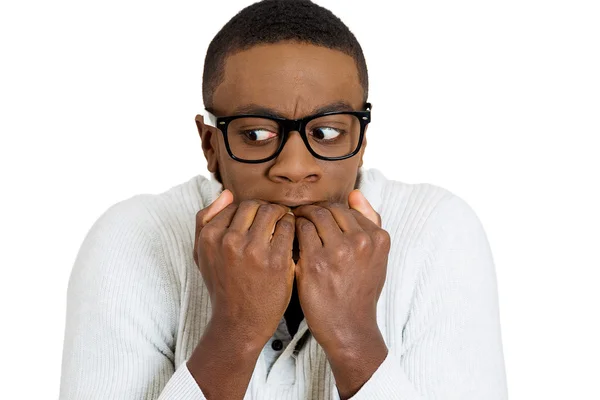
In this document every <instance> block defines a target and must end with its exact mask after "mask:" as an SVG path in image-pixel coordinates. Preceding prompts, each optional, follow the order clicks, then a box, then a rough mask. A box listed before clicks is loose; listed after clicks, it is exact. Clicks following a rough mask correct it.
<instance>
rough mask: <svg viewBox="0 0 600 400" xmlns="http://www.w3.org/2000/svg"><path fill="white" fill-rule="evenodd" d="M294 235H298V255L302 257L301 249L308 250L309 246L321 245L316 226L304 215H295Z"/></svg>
mask: <svg viewBox="0 0 600 400" xmlns="http://www.w3.org/2000/svg"><path fill="white" fill-rule="evenodd" d="M296 236H297V237H298V248H299V250H300V257H302V252H303V251H305V252H308V251H309V250H310V249H311V248H315V247H323V243H321V237H320V236H319V233H318V232H317V228H316V227H315V225H314V224H313V223H312V222H311V221H310V220H308V219H306V218H304V217H298V216H296Z"/></svg>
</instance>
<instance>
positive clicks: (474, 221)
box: [369, 169, 483, 240]
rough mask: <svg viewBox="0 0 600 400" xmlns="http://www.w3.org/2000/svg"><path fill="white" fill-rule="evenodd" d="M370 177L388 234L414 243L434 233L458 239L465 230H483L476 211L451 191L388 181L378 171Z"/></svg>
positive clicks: (430, 185)
mask: <svg viewBox="0 0 600 400" xmlns="http://www.w3.org/2000/svg"><path fill="white" fill-rule="evenodd" d="M369 175H370V176H371V179H374V180H375V181H378V182H379V183H378V185H377V186H378V188H377V191H378V192H379V193H380V194H379V196H380V198H381V200H380V207H379V210H378V212H379V213H380V214H381V218H382V222H383V223H384V227H385V228H386V229H388V230H393V231H397V233H398V234H402V235H403V236H410V237H412V239H413V240H414V239H416V238H418V237H422V236H423V235H428V234H431V231H435V232H437V234H444V233H446V234H449V235H456V234H457V233H458V232H460V231H465V230H471V231H482V230H483V228H482V227H481V222H480V219H479V217H478V215H477V214H476V212H475V210H474V209H473V207H472V206H471V205H470V204H469V203H468V202H467V201H466V200H465V199H464V198H463V197H461V196H460V195H458V194H457V193H455V192H453V191H451V190H450V189H448V188H445V187H443V186H440V185H436V184H432V183H428V182H421V183H408V182H403V181H399V180H393V179H388V178H386V177H385V176H384V175H383V173H381V171H378V170H375V169H371V170H369ZM478 233H481V232H478Z"/></svg>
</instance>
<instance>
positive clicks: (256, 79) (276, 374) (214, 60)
mask: <svg viewBox="0 0 600 400" xmlns="http://www.w3.org/2000/svg"><path fill="white" fill-rule="evenodd" d="M203 78H204V79H203V97H204V102H205V107H206V109H207V112H206V113H205V116H197V118H196V122H197V126H198V130H199V134H200V139H201V142H202V149H203V151H204V156H205V158H206V160H207V165H208V170H209V171H210V173H211V179H210V180H209V179H207V178H204V177H203V176H201V175H198V176H196V177H194V178H193V179H191V180H190V181H188V182H185V183H182V184H180V185H178V186H176V187H173V188H171V189H170V190H169V191H167V192H164V193H161V194H158V195H138V196H135V197H133V198H131V199H128V200H126V201H122V202H120V203H118V204H116V205H114V206H113V207H111V208H110V209H109V210H107V211H106V212H105V213H104V214H103V215H102V216H101V217H100V218H99V220H98V221H97V222H96V223H95V224H94V226H93V227H92V229H91V230H90V232H89V233H88V235H87V236H86V239H85V241H84V243H83V244H82V247H81V249H80V252H79V254H78V257H77V260H76V263H75V266H74V268H73V272H72V275H71V279H70V282H69V293H68V310H67V329H66V334H65V347H64V353H63V365H62V368H63V370H62V372H63V374H62V378H61V393H60V397H61V399H75V398H77V399H79V398H85V399H94V398H98V399H156V398H159V399H165V400H167V399H169V400H170V399H183V400H185V399H242V398H246V399H331V398H339V399H349V398H352V399H357V400H358V399H385V400H388V399H402V400H422V399H433V398H435V399H462V400H475V399H477V400H480V399H486V400H496V399H506V398H507V389H506V377H505V372H504V361H503V355H502V344H501V338H500V325H499V316H498V299H497V288H496V281H495V271H494V265H493V261H492V257H491V252H490V249H489V245H488V242H487V238H486V236H485V233H484V231H483V228H482V226H481V224H480V222H479V220H478V218H477V216H476V215H475V213H474V212H473V210H472V209H471V208H470V207H469V206H468V205H467V204H466V203H465V202H464V201H463V200H462V199H460V198H459V197H457V196H455V195H454V194H452V193H451V192H449V191H448V190H445V189H443V188H440V187H437V186H434V185H429V184H414V185H410V184H404V183H401V182H396V181H391V180H387V179H386V178H385V177H384V176H383V174H382V173H381V172H379V171H378V170H376V169H371V170H365V169H364V168H362V159H363V155H364V152H365V149H366V144H367V140H366V137H367V136H366V131H367V127H368V123H369V121H370V104H369V103H368V102H367V94H368V78H367V68H366V63H365V60H364V57H363V54H362V50H361V48H360V45H359V44H358V42H357V41H356V38H355V37H354V35H352V33H351V32H350V31H349V30H348V28H347V27H346V26H345V25H344V24H343V23H342V22H341V21H340V20H339V19H338V18H336V17H335V16H334V15H333V14H331V13H330V12H329V11H328V10H326V9H324V8H322V7H319V6H317V5H315V4H314V3H311V2H310V1H279V0H266V1H263V2H259V3H256V4H254V5H251V6H249V7H247V8H246V9H244V10H242V11H241V12H240V13H239V14H238V15H236V16H235V17H234V18H233V19H231V20H230V21H229V22H228V23H227V24H226V25H225V26H224V27H223V28H222V30H221V31H220V32H219V33H218V34H217V35H216V37H215V38H214V39H213V41H212V42H211V44H210V46H209V49H208V52H207V55H206V61H205V68H204V77H203ZM205 117H206V118H205Z"/></svg>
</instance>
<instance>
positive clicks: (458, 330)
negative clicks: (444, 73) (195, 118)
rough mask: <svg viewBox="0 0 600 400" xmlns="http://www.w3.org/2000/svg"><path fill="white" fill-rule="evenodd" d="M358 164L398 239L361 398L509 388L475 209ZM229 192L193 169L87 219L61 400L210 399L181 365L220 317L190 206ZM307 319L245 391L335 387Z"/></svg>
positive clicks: (462, 397)
mask: <svg viewBox="0 0 600 400" xmlns="http://www.w3.org/2000/svg"><path fill="white" fill-rule="evenodd" d="M362 173H363V179H362V180H361V182H360V184H359V189H360V190H361V191H362V192H363V194H364V195H365V196H366V197H367V199H368V200H369V202H370V203H371V205H372V206H373V207H374V208H375V210H376V211H377V212H378V213H379V214H380V215H381V219H382V227H383V228H384V229H385V230H386V231H387V232H388V233H389V234H390V237H391V241H392V242H391V250H390V253H389V257H388V267H387V278H386V283H385V285H384V288H383V291H382V293H381V297H380V299H379V302H378V305H377V321H378V325H379V328H380V330H381V332H382V334H383V337H384V340H385V342H386V344H387V346H388V348H389V353H388V356H387V358H386V359H385V360H384V362H383V363H382V364H381V365H380V366H379V368H378V369H377V371H375V373H374V374H373V375H372V376H371V378H370V379H369V380H368V381H367V382H366V383H365V385H363V387H362V388H361V389H360V390H359V392H358V393H357V394H356V395H355V396H353V397H352V399H353V400H363V399H364V400H425V399H427V400H441V399H443V400H483V399H485V400H505V399H507V397H508V395H507V387H506V386H507V385H506V375H505V366H504V357H503V349H502V341H501V331H500V321H499V306H498V291H497V281H496V275H495V267H494V262H493V258H492V254H491V250H490V246H489V243H488V240H487V237H486V234H485V232H484V229H483V227H482V225H481V223H480V220H479V219H478V217H477V215H476V214H475V212H474V211H473V209H472V208H471V207H470V206H469V205H468V204H467V203H466V202H465V201H464V200H462V199H461V198H460V197H458V196H457V195H455V194H453V193H451V192H450V191H448V190H447V189H444V188H441V187H439V186H435V185H432V184H428V183H418V184H407V183H403V182H399V181H394V180H389V179H387V178H385V176H384V175H383V174H382V173H381V171H379V170H377V169H374V168H372V169H362ZM222 190H223V187H222V185H221V184H220V183H219V182H218V181H216V179H215V177H214V175H212V174H211V177H210V178H207V177H204V176H203V175H197V176H195V177H193V178H191V179H190V180H188V181H186V182H184V183H181V184H179V185H177V186H174V187H172V188H170V189H169V190H167V191H164V192H163V193H159V194H140V195H136V196H133V197H131V198H128V199H126V200H123V201H121V202H118V203H116V204H114V205H113V206H111V207H109V208H108V209H107V210H106V211H105V212H104V213H103V214H102V215H101V216H100V217H99V218H98V219H97V221H96V222H95V223H94V224H93V225H92V226H91V228H90V230H89V232H88V233H87V235H86V236H85V238H84V240H83V243H82V244H81V247H80V249H79V252H78V253H77V257H76V259H75V262H74V265H73V269H72V272H71V275H70V278H69V284H68V290H67V314H66V328H65V336H64V346H63V359H62V374H61V382H60V396H59V398H60V399H61V400H71V399H73V400H75V399H89V400H93V399H99V400H100V399H102V400H105V399H111V400H142V399H144V400H150V399H160V400H202V399H205V397H204V395H203V393H202V390H201V389H200V388H199V386H198V385H197V383H196V381H195V380H194V378H193V377H192V375H191V374H190V372H189V370H188V368H187V366H186V361H187V360H188V358H189V357H190V356H191V354H192V352H193V350H194V348H195V346H196V345H197V343H198V342H199V340H200V338H201V336H202V334H203V331H204V329H205V328H206V325H207V323H208V321H209V320H210V316H211V306H210V301H209V296H208V293H207V290H206V287H205V285H204V283H203V281H202V276H201V274H200V272H199V270H198V267H197V266H196V265H195V263H194V259H193V246H194V233H195V216H196V213H197V212H198V211H199V210H201V209H202V208H204V207H206V206H208V205H209V204H210V203H212V202H213V201H214V200H215V199H216V197H217V196H218V195H219V193H220V192H221V191H222ZM280 328H282V326H281V325H280ZM307 330H308V328H307V325H306V321H305V320H304V321H302V322H301V324H300V327H299V329H298V332H297V333H296V334H295V335H294V337H290V336H289V334H287V330H285V329H278V330H277V332H275V334H274V337H273V338H272V340H270V341H269V342H268V343H267V344H266V345H265V348H264V349H263V352H262V353H261V355H260V356H259V358H258V360H257V362H256V366H255V369H254V372H253V375H252V378H251V380H250V384H249V386H248V390H247V392H246V396H245V397H244V398H245V399H256V400H258V399H261V400H262V399H265V400H270V399H272V400H285V399H290V400H291V399H333V400H338V399H339V395H338V392H337V389H336V386H335V379H334V376H333V374H332V372H331V368H330V366H329V363H328V362H327V358H326V355H325V353H324V352H323V349H322V348H321V346H320V345H319V344H318V343H317V342H316V340H315V339H314V337H313V336H312V335H310V332H307ZM304 333H307V337H308V339H305V343H304V345H303V346H302V347H301V348H300V350H299V352H297V353H295V352H294V347H295V345H296V343H297V341H298V340H299V339H300V338H301V337H302V335H304ZM276 339H281V340H282V341H283V342H284V347H283V349H281V350H280V351H275V350H274V349H273V348H272V346H271V343H272V341H273V340H276ZM275 347H277V346H275Z"/></svg>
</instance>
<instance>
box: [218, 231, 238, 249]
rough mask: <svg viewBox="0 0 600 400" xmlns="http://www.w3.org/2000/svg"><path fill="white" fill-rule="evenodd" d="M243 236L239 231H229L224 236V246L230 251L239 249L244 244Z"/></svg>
mask: <svg viewBox="0 0 600 400" xmlns="http://www.w3.org/2000/svg"><path fill="white" fill-rule="evenodd" d="M242 240H243V235H242V234H241V233H240V232H238V231H227V232H225V234H224V235H223V239H222V241H223V246H224V247H227V248H230V249H239V248H240V245H241V244H242Z"/></svg>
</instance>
